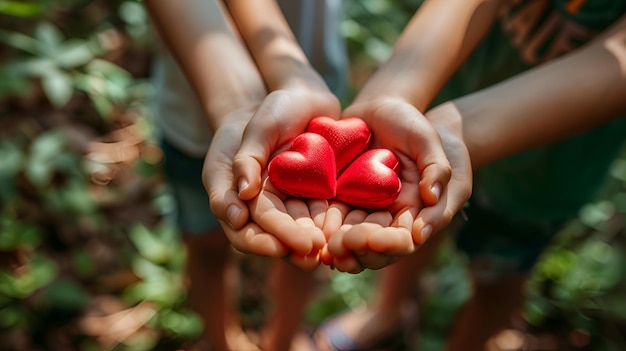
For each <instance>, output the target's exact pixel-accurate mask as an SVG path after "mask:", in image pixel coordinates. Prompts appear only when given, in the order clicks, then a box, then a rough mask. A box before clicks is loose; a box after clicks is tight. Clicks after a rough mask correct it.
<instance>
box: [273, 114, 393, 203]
mask: <svg viewBox="0 0 626 351" xmlns="http://www.w3.org/2000/svg"><path fill="white" fill-rule="evenodd" d="M371 137H372V133H371V131H370V129H369V128H368V126H367V124H366V123H365V122H364V121H363V120H361V119H359V118H346V119H341V120H334V119H332V118H330V117H316V118H314V119H313V120H311V122H309V125H308V128H307V130H306V132H304V133H302V134H300V135H299V136H298V137H296V138H295V139H294V140H293V142H292V143H291V147H290V149H289V150H287V151H283V152H281V153H280V154H278V155H276V157H274V158H273V159H272V160H271V161H270V163H269V165H268V176H269V179H270V181H271V182H272V184H274V186H275V187H276V188H277V189H278V190H280V191H282V192H284V193H286V194H288V195H292V196H297V197H303V198H314V199H333V198H334V199H337V200H339V201H342V202H344V203H347V204H350V205H353V206H356V207H364V208H370V209H380V208H384V207H387V206H389V205H391V204H393V203H394V202H395V200H396V199H397V198H398V194H399V193H400V189H401V188H402V183H401V181H400V178H399V177H398V173H399V171H400V161H399V160H398V158H397V156H396V155H395V154H394V153H393V152H391V151H390V150H388V149H370V150H366V149H367V147H368V145H369V143H370V139H371Z"/></svg>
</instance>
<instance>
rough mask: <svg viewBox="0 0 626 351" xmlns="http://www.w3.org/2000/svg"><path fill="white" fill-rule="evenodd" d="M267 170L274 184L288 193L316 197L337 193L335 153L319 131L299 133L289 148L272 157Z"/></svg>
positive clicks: (330, 196) (325, 196)
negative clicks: (317, 132)
mask: <svg viewBox="0 0 626 351" xmlns="http://www.w3.org/2000/svg"><path fill="white" fill-rule="evenodd" d="M267 173H268V177H269V179H270V181H271V182H272V184H274V186H275V187H276V188H277V189H278V190H280V191H282V192H284V193H285V194H288V195H293V196H298V197H306V198H314V199H330V198H332V197H334V196H335V189H336V185H337V174H336V173H337V170H336V168H335V155H334V153H333V149H332V147H331V146H330V144H329V143H328V141H326V139H325V138H324V137H322V136H321V135H319V134H315V133H303V134H300V135H299V136H298V137H296V138H295V139H294V140H293V142H292V143H291V148H290V149H289V150H287V151H283V152H281V153H280V154H278V155H276V157H274V158H273V159H272V160H271V161H270V163H269V165H268V169H267Z"/></svg>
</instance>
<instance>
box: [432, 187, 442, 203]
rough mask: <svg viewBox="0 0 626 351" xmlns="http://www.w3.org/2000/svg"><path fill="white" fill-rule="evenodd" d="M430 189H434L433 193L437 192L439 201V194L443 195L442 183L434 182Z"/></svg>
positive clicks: (436, 195)
mask: <svg viewBox="0 0 626 351" xmlns="http://www.w3.org/2000/svg"><path fill="white" fill-rule="evenodd" d="M430 191H432V193H433V194H435V197H436V198H437V201H439V196H441V184H440V183H435V184H433V186H432V187H431V188H430Z"/></svg>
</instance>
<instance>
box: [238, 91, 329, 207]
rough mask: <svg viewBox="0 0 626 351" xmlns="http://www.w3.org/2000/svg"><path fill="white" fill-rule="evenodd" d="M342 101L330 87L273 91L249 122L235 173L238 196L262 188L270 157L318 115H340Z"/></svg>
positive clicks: (252, 194)
mask: <svg viewBox="0 0 626 351" xmlns="http://www.w3.org/2000/svg"><path fill="white" fill-rule="evenodd" d="M340 114H341V110H340V105H339V101H338V100H337V98H336V97H335V96H334V95H333V94H332V93H330V92H329V91H327V90H314V89H304V88H303V89H291V90H277V91H274V92H272V93H270V94H269V95H268V96H267V98H266V99H265V100H264V101H263V103H262V105H261V107H260V108H259V109H258V110H257V112H256V113H255V115H254V117H253V118H252V120H250V123H248V125H247V127H246V129H245V132H244V136H243V140H242V143H241V148H240V149H239V151H238V152H237V155H236V156H235V158H234V164H233V173H234V175H235V179H236V181H237V185H238V189H239V196H240V198H241V199H243V200H249V199H252V198H253V197H254V196H256V195H257V194H258V193H259V191H260V190H261V186H262V184H261V180H262V178H261V175H262V173H263V172H264V171H265V170H266V168H267V165H268V163H269V159H270V157H271V156H272V155H273V154H274V153H275V152H277V151H278V150H279V149H280V148H282V147H285V146H288V145H289V144H290V143H291V141H293V139H294V138H296V137H297V136H298V135H300V134H301V133H302V132H304V131H305V129H306V127H307V125H308V123H309V121H310V120H311V119H313V118H314V117H317V116H330V117H338V116H339V115H340Z"/></svg>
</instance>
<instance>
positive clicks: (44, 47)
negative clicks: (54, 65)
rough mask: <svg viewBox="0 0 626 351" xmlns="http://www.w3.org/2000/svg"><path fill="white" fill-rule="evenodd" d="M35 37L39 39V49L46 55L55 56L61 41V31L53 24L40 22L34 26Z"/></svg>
mask: <svg viewBox="0 0 626 351" xmlns="http://www.w3.org/2000/svg"><path fill="white" fill-rule="evenodd" d="M34 37H35V39H37V40H39V42H40V44H39V49H40V50H41V52H42V53H45V54H47V56H48V57H52V58H53V57H55V56H56V55H57V54H58V49H59V46H60V45H61V43H62V42H63V33H61V31H60V30H59V28H57V27H56V26H55V25H53V24H52V23H49V22H42V23H40V24H39V25H38V26H37V28H35V33H34Z"/></svg>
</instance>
